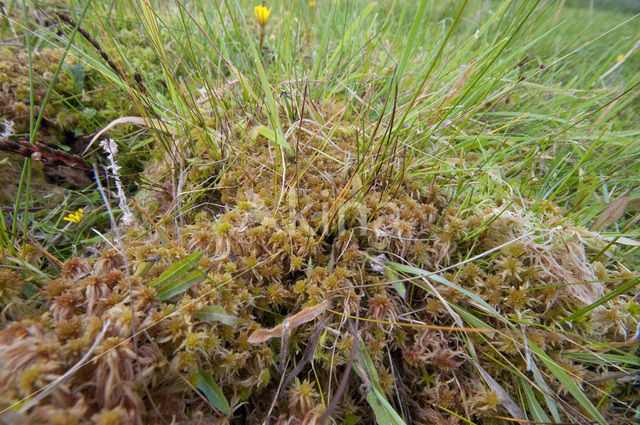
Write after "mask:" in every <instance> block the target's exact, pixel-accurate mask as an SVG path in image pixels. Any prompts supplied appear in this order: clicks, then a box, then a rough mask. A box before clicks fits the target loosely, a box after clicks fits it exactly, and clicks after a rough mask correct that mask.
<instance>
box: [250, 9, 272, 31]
mask: <svg viewBox="0 0 640 425" xmlns="http://www.w3.org/2000/svg"><path fill="white" fill-rule="evenodd" d="M253 12H254V13H255V14H256V19H257V20H258V23H259V24H260V26H263V27H264V25H265V24H266V23H267V19H269V13H271V8H268V9H267V8H266V7H264V6H263V5H260V6H256V7H254V8H253Z"/></svg>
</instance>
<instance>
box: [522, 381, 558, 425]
mask: <svg viewBox="0 0 640 425" xmlns="http://www.w3.org/2000/svg"><path fill="white" fill-rule="evenodd" d="M520 388H522V390H523V391H524V395H525V397H526V398H527V404H528V405H529V412H531V416H532V417H533V420H534V421H536V422H542V423H549V422H551V419H549V416H547V414H546V412H545V411H544V409H543V408H542V406H540V403H538V399H536V395H535V393H534V392H533V388H531V385H530V384H529V383H528V382H526V381H525V380H524V379H522V378H520Z"/></svg>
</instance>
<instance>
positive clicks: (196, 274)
mask: <svg viewBox="0 0 640 425" xmlns="http://www.w3.org/2000/svg"><path fill="white" fill-rule="evenodd" d="M203 255H204V251H202V252H196V253H194V254H191V255H189V256H188V257H187V258H185V259H184V260H182V261H180V262H178V263H176V264H174V265H173V266H171V267H169V268H168V269H167V270H166V271H165V272H164V273H162V274H161V275H160V277H158V278H157V279H156V280H154V281H153V282H150V283H149V284H148V286H150V287H152V288H156V290H157V292H158V298H160V300H161V301H167V300H168V299H170V298H171V297H173V296H175V295H177V294H179V293H181V292H184V291H186V290H187V289H189V288H190V287H191V286H192V285H195V284H196V283H199V282H202V281H203V280H204V279H205V274H204V273H203V272H201V271H200V270H195V271H191V270H192V269H193V268H194V267H196V264H198V261H200V258H202V256H203Z"/></svg>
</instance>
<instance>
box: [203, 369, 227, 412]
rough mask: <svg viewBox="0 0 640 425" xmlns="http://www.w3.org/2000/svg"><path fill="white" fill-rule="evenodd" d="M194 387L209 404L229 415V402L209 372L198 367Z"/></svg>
mask: <svg viewBox="0 0 640 425" xmlns="http://www.w3.org/2000/svg"><path fill="white" fill-rule="evenodd" d="M196 387H197V388H198V389H199V390H200V391H202V392H203V393H204V395H205V397H207V400H209V403H210V404H211V406H213V407H215V408H216V409H217V410H219V411H221V412H222V413H224V414H225V415H229V414H230V413H231V410H230V409H229V402H227V399H226V398H225V397H224V394H223V393H222V390H221V389H220V387H218V385H217V384H216V383H215V382H214V381H213V378H212V377H211V374H209V373H208V372H206V371H204V370H202V369H200V372H199V373H198V384H197V385H196Z"/></svg>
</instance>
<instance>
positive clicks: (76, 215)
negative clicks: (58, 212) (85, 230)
mask: <svg viewBox="0 0 640 425" xmlns="http://www.w3.org/2000/svg"><path fill="white" fill-rule="evenodd" d="M82 217H84V212H83V211H82V208H78V209H77V210H76V211H75V212H72V213H70V214H68V215H66V216H64V217H63V218H62V219H63V220H65V221H69V222H71V223H80V222H81V221H82Z"/></svg>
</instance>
